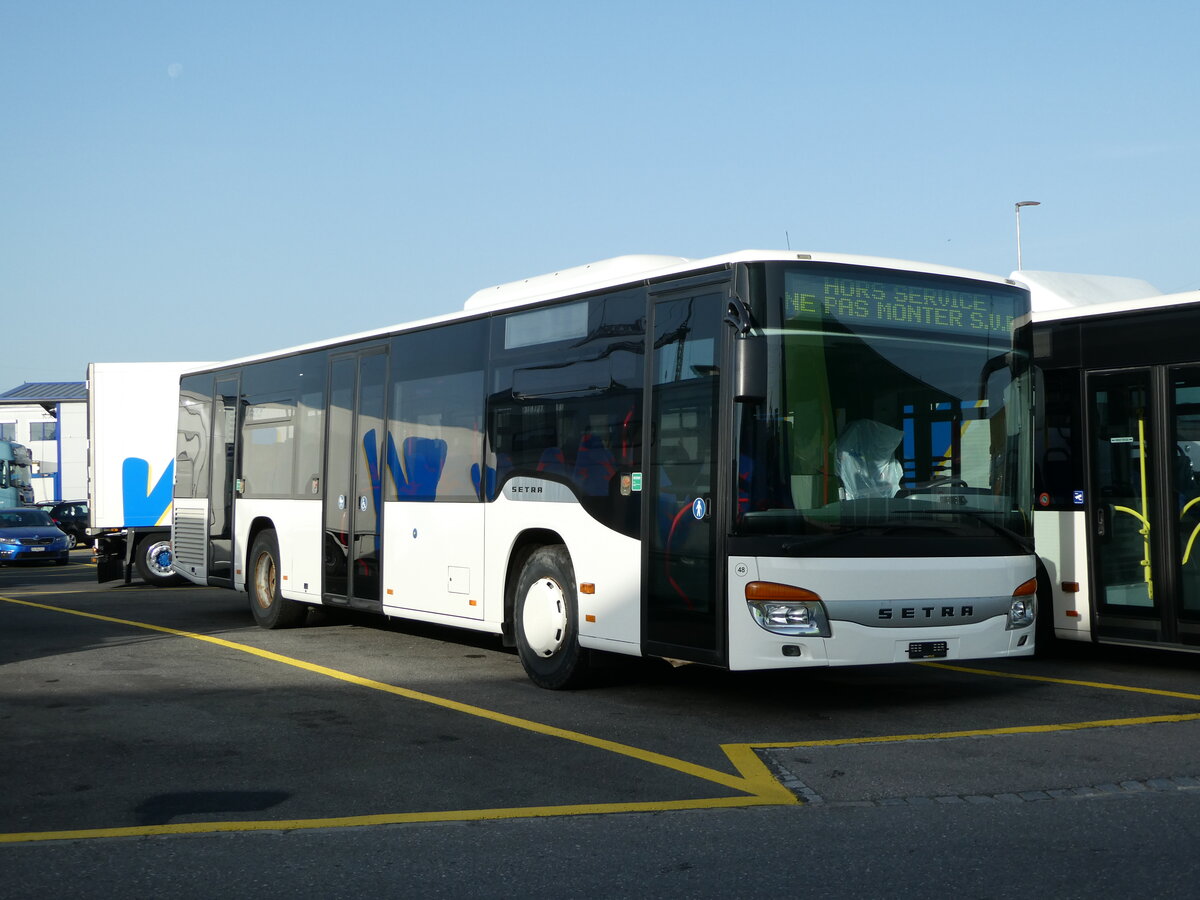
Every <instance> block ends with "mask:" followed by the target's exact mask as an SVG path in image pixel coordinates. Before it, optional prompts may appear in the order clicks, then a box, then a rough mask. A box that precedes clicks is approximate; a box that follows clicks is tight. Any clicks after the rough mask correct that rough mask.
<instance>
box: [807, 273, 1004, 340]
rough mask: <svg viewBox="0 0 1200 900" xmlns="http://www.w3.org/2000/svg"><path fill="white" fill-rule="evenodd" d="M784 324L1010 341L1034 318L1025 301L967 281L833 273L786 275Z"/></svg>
mask: <svg viewBox="0 0 1200 900" xmlns="http://www.w3.org/2000/svg"><path fill="white" fill-rule="evenodd" d="M783 304H784V319H785V320H787V321H789V322H792V321H802V320H805V319H809V320H813V321H814V322H819V321H830V320H833V321H837V322H841V323H843V324H845V325H847V326H849V327H851V328H854V327H855V326H862V325H873V326H878V327H884V328H905V329H908V328H912V329H920V330H924V331H936V332H942V333H956V334H962V335H973V336H976V337H987V336H992V337H1008V336H1009V335H1011V333H1012V327H1013V321H1014V319H1016V318H1017V317H1018V316H1020V315H1022V314H1024V313H1026V312H1028V310H1027V308H1025V304H1023V303H1022V295H1021V294H1020V293H1017V292H1013V291H994V292H993V291H987V290H980V289H978V288H977V287H976V286H975V285H974V284H972V283H970V282H965V281H954V280H943V279H932V278H931V279H922V278H913V279H905V280H904V281H899V280H897V281H885V280H882V279H872V278H867V277H852V276H847V275H844V274H837V273H831V272H809V271H789V272H786V273H785V274H784V298H783Z"/></svg>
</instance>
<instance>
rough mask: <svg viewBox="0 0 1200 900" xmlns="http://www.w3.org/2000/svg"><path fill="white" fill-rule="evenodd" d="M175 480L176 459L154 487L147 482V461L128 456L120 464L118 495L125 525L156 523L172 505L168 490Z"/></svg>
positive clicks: (158, 522)
mask: <svg viewBox="0 0 1200 900" xmlns="http://www.w3.org/2000/svg"><path fill="white" fill-rule="evenodd" d="M174 480H175V460H171V461H170V463H168V464H167V468H166V470H165V471H164V472H163V473H162V475H160V476H159V478H158V481H157V482H155V483H154V485H153V486H151V484H150V463H148V462H146V460H144V459H138V458H137V457H136V456H131V457H129V458H128V459H126V460H125V462H124V463H123V464H122V465H121V495H122V500H123V502H124V507H125V524H126V525H158V524H160V523H161V522H162V519H163V517H164V516H165V515H166V514H167V509H168V507H170V505H171V489H172V486H173V484H174Z"/></svg>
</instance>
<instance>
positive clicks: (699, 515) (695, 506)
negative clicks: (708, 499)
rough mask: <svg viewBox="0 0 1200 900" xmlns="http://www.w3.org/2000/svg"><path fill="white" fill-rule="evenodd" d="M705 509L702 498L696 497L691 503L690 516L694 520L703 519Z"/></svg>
mask: <svg viewBox="0 0 1200 900" xmlns="http://www.w3.org/2000/svg"><path fill="white" fill-rule="evenodd" d="M706 509H707V507H706V506H705V505H704V498H703V497H697V498H696V499H695V500H693V501H692V516H694V517H695V518H696V519H703V518H704V513H705V511H706Z"/></svg>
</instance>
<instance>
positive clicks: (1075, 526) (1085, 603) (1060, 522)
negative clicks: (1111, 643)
mask: <svg viewBox="0 0 1200 900" xmlns="http://www.w3.org/2000/svg"><path fill="white" fill-rule="evenodd" d="M1087 532H1088V528H1087V513H1085V512H1083V511H1082V510H1079V511H1062V512H1058V511H1050V510H1043V511H1035V512H1034V514H1033V542H1034V546H1035V547H1037V552H1038V556H1039V557H1040V558H1041V560H1042V565H1044V566H1045V567H1046V574H1047V575H1049V580H1050V587H1051V588H1052V590H1053V592H1054V603H1053V609H1041V608H1039V609H1038V615H1039V616H1049V615H1053V617H1054V636H1055V637H1059V638H1063V639H1065V640H1074V641H1090V640H1091V639H1092V609H1091V605H1092V604H1091V597H1092V593H1091V583H1090V581H1089V579H1088V564H1087V561H1088V534H1087ZM1064 581H1066V582H1074V583H1076V584H1078V585H1079V591H1078V592H1077V593H1071V594H1068V593H1066V592H1065V591H1064V590H1063V589H1062V585H1063V582H1064ZM1068 611H1073V612H1076V613H1078V615H1077V616H1068V615H1067V612H1068Z"/></svg>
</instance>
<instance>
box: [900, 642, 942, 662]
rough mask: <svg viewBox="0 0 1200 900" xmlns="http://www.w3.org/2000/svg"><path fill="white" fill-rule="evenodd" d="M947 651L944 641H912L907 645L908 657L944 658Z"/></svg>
mask: <svg viewBox="0 0 1200 900" xmlns="http://www.w3.org/2000/svg"><path fill="white" fill-rule="evenodd" d="M949 652H950V646H949V645H948V644H947V643H946V642H945V641H913V642H912V643H910V644H909V645H908V658H909V659H945V658H946V656H947V654H949Z"/></svg>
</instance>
